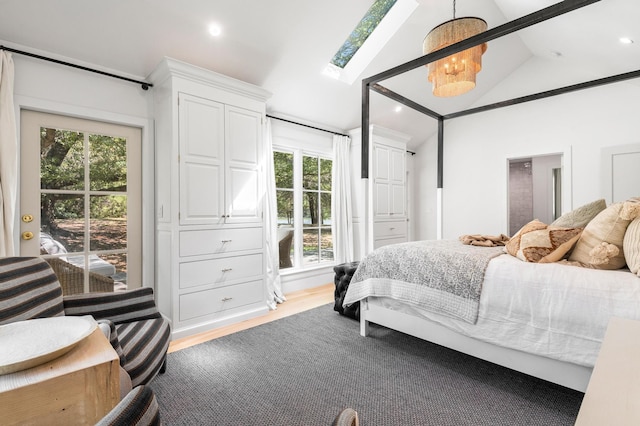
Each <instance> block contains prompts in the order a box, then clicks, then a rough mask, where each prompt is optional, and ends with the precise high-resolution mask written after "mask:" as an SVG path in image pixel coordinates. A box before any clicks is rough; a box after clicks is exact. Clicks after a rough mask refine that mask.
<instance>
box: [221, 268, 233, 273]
mask: <svg viewBox="0 0 640 426" xmlns="http://www.w3.org/2000/svg"><path fill="white" fill-rule="evenodd" d="M229 271H233V268H222V272H229Z"/></svg>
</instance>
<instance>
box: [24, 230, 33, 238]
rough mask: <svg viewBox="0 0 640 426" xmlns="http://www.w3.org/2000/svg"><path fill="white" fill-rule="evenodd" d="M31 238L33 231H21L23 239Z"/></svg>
mask: <svg viewBox="0 0 640 426" xmlns="http://www.w3.org/2000/svg"><path fill="white" fill-rule="evenodd" d="M32 238H33V232H31V231H24V232H23V233H22V239H23V240H30V239H32Z"/></svg>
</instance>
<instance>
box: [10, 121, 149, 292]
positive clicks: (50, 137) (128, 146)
mask: <svg viewBox="0 0 640 426" xmlns="http://www.w3.org/2000/svg"><path fill="white" fill-rule="evenodd" d="M20 147H21V152H20V214H21V227H20V235H21V239H20V254H21V255H22V256H44V257H47V258H52V257H56V258H59V260H60V261H62V262H65V263H64V265H67V266H66V267H67V268H68V269H69V270H70V271H71V270H72V271H76V272H77V271H80V272H79V274H80V275H79V276H81V277H82V285H81V286H80V290H79V291H77V292H89V291H110V290H105V289H104V288H101V290H100V289H97V288H94V286H93V283H94V282H96V280H97V281H100V282H103V281H106V282H107V283H109V282H110V281H109V279H112V280H113V289H114V290H118V289H125V288H136V287H140V286H141V285H142V265H141V261H142V239H141V234H142V226H141V225H142V223H141V220H142V208H141V207H142V190H141V183H142V174H141V164H142V162H141V151H142V149H141V148H142V147H141V130H140V129H139V128H132V127H127V126H121V125H114V124H109V123H102V122H96V121H90V120H83V119H78V118H73V117H66V116H60V115H54V114H46V113H39V112H33V111H22V113H21V142H20ZM68 265H71V266H68ZM54 269H55V268H54ZM87 272H90V273H87ZM76 277H77V275H76ZM102 277H108V278H109V279H107V280H103V279H102ZM59 279H60V281H61V282H63V279H62V278H61V277H60V275H59ZM64 288H65V284H64V283H63V289H64Z"/></svg>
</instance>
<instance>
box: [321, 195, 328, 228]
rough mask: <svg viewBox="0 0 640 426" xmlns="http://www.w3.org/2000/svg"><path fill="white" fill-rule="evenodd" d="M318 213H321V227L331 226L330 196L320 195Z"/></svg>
mask: <svg viewBox="0 0 640 426" xmlns="http://www.w3.org/2000/svg"><path fill="white" fill-rule="evenodd" d="M320 212H321V213H322V225H331V194H330V193H326V192H323V193H321V194H320Z"/></svg>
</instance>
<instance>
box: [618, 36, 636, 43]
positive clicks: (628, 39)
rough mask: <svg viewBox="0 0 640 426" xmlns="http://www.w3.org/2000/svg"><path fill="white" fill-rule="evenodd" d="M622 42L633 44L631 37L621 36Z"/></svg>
mask: <svg viewBox="0 0 640 426" xmlns="http://www.w3.org/2000/svg"><path fill="white" fill-rule="evenodd" d="M620 43H622V44H631V43H633V40H631V39H630V38H629V37H620Z"/></svg>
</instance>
